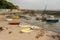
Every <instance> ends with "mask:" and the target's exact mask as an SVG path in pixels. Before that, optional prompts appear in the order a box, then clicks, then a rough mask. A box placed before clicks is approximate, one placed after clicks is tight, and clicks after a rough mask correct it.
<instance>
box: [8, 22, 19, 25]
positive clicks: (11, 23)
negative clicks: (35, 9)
mask: <svg viewBox="0 0 60 40" xmlns="http://www.w3.org/2000/svg"><path fill="white" fill-rule="evenodd" d="M9 24H10V25H19V24H20V22H19V21H10V22H9Z"/></svg>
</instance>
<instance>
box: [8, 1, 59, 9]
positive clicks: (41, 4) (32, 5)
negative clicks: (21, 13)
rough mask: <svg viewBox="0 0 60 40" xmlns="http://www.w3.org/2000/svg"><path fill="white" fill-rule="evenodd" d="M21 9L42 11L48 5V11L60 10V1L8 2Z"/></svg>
mask: <svg viewBox="0 0 60 40" xmlns="http://www.w3.org/2000/svg"><path fill="white" fill-rule="evenodd" d="M8 1H10V2H12V3H13V4H15V5H18V6H19V7H20V8H21V9H35V10H41V9H44V8H45V5H47V9H48V10H60V0H8Z"/></svg>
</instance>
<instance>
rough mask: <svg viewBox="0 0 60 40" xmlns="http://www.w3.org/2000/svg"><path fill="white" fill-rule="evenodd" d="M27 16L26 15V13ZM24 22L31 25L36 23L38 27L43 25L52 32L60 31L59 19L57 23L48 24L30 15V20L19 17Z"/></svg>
mask: <svg viewBox="0 0 60 40" xmlns="http://www.w3.org/2000/svg"><path fill="white" fill-rule="evenodd" d="M26 16H27V15H26ZM21 20H23V21H24V22H27V23H29V24H32V25H37V26H39V27H43V28H46V29H49V30H52V31H54V32H57V33H60V21H59V22H58V23H53V24H48V23H46V22H41V21H40V20H36V17H35V16H32V17H31V20H26V19H23V18H22V19H21Z"/></svg>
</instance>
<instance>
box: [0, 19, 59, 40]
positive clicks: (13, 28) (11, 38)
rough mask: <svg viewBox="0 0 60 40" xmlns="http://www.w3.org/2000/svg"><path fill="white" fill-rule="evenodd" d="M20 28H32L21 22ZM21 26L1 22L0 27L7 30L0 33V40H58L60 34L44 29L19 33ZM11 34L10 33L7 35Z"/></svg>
mask: <svg viewBox="0 0 60 40" xmlns="http://www.w3.org/2000/svg"><path fill="white" fill-rule="evenodd" d="M21 25H22V26H30V27H31V26H32V25H30V24H28V23H25V22H22V21H21ZM22 26H19V25H9V24H8V21H6V20H5V21H4V20H1V21H0V27H3V28H8V29H4V30H3V31H1V32H0V40H60V34H58V33H55V32H53V31H50V30H47V29H44V28H42V27H40V28H39V30H33V31H31V32H28V33H20V29H21V27H22ZM9 32H11V33H9Z"/></svg>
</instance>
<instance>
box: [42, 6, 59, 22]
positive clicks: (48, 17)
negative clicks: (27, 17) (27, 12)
mask: <svg viewBox="0 0 60 40" xmlns="http://www.w3.org/2000/svg"><path fill="white" fill-rule="evenodd" d="M46 8H47V6H45V10H44V11H43V14H42V18H43V19H42V21H46V22H50V23H56V22H59V20H58V18H56V17H55V16H53V15H47V14H44V12H45V11H46Z"/></svg>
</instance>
